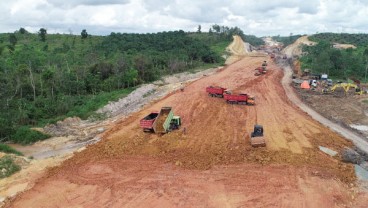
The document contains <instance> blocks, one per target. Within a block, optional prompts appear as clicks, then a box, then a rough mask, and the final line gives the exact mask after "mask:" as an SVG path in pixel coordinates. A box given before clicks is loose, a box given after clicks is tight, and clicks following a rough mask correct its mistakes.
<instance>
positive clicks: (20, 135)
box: [12, 126, 50, 144]
mask: <svg viewBox="0 0 368 208" xmlns="http://www.w3.org/2000/svg"><path fill="white" fill-rule="evenodd" d="M47 138H50V135H47V134H43V133H41V132H38V131H35V130H32V129H30V128H29V127H26V126H21V127H19V128H18V129H17V130H16V132H15V134H14V135H13V136H12V141H13V142H15V143H19V144H31V143H33V142H36V141H39V140H45V139H47Z"/></svg>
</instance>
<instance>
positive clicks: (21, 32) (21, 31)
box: [19, 27, 28, 34]
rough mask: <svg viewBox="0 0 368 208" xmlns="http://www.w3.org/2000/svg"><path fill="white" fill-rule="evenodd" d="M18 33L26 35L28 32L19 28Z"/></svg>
mask: <svg viewBox="0 0 368 208" xmlns="http://www.w3.org/2000/svg"><path fill="white" fill-rule="evenodd" d="M19 33H20V34H26V33H28V31H27V30H26V29H24V28H23V27H21V28H20V29H19Z"/></svg>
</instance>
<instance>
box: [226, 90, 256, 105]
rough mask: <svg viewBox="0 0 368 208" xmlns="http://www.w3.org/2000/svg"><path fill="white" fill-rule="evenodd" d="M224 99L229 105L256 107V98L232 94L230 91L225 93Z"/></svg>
mask: <svg viewBox="0 0 368 208" xmlns="http://www.w3.org/2000/svg"><path fill="white" fill-rule="evenodd" d="M224 99H225V100H226V102H227V103H229V104H243V105H254V104H255V102H254V97H251V96H249V95H248V94H231V92H230V91H226V92H225V93H224Z"/></svg>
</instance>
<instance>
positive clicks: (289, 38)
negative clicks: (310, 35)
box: [272, 34, 302, 47]
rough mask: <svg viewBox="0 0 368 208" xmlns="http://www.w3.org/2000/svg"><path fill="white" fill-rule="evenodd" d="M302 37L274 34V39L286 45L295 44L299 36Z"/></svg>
mask: <svg viewBox="0 0 368 208" xmlns="http://www.w3.org/2000/svg"><path fill="white" fill-rule="evenodd" d="M300 37H302V36H301V35H292V34H291V35H290V36H280V35H278V36H273V37H272V39H273V40H275V41H277V42H280V43H283V44H284V47H286V46H288V45H290V44H293V43H294V42H295V41H296V40H297V39H298V38H300Z"/></svg>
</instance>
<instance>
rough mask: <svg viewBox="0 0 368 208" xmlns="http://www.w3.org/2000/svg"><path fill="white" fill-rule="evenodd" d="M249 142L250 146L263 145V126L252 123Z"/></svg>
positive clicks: (264, 142) (264, 144) (264, 143)
mask: <svg viewBox="0 0 368 208" xmlns="http://www.w3.org/2000/svg"><path fill="white" fill-rule="evenodd" d="M250 144H251V145H252V147H265V146H266V140H265V138H264V136H263V126H261V125H258V124H256V125H254V130H253V132H252V133H251V135H250Z"/></svg>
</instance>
